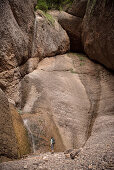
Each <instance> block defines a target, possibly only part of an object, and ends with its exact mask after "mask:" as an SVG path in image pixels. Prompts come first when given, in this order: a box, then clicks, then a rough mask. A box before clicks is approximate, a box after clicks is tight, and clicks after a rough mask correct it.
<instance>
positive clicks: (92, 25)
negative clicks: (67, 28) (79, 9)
mask: <svg viewBox="0 0 114 170" xmlns="http://www.w3.org/2000/svg"><path fill="white" fill-rule="evenodd" d="M82 29H83V31H82V41H83V45H84V50H85V52H86V54H87V55H88V56H89V57H90V58H91V59H93V60H96V61H98V62H100V63H101V64H103V65H104V66H106V67H107V68H109V69H112V70H114V48H113V47H114V32H113V30H114V1H113V0H110V1H109V0H103V1H99V0H96V1H94V0H91V1H89V2H88V5H87V10H86V14H85V17H84V20H83V28H82Z"/></svg>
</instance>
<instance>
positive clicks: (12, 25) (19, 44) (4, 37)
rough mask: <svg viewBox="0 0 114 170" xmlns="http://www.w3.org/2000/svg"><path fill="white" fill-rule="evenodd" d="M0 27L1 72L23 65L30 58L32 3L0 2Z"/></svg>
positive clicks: (32, 24) (6, 0) (32, 20)
mask: <svg viewBox="0 0 114 170" xmlns="http://www.w3.org/2000/svg"><path fill="white" fill-rule="evenodd" d="M0 25H1V27H0V72H2V71H6V70H10V69H13V68H15V67H17V66H19V65H21V64H23V63H25V61H26V60H27V59H28V58H29V57H30V56H31V54H30V50H31V41H32V36H33V26H34V4H33V2H32V1H31V0H29V1H27V2H24V1H21V0H19V1H18V0H16V1H14V0H2V1H0Z"/></svg>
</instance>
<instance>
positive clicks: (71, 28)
mask: <svg viewBox="0 0 114 170" xmlns="http://www.w3.org/2000/svg"><path fill="white" fill-rule="evenodd" d="M50 14H51V15H52V16H54V17H55V18H56V19H57V20H58V22H59V23H60V25H61V26H62V27H63V29H64V30H65V31H66V32H67V34H68V36H69V38H70V50H71V51H76V52H82V51H83V46H82V42H81V33H82V30H81V24H82V19H81V18H79V17H76V16H73V15H70V14H68V13H66V12H64V11H61V12H59V11H51V12H50Z"/></svg>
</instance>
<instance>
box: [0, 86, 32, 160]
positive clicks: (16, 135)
mask: <svg viewBox="0 0 114 170" xmlns="http://www.w3.org/2000/svg"><path fill="white" fill-rule="evenodd" d="M29 152H30V146H29V143H28V138H27V133H26V131H25V128H24V126H23V122H22V118H21V117H20V115H19V113H18V112H17V111H16V110H15V108H14V106H13V105H12V104H10V105H9V103H8V100H7V98H6V97H5V94H4V93H3V92H2V90H1V89H0V162H1V161H2V160H3V159H4V158H6V159H7V158H9V159H12V158H13V159H14V158H20V157H22V155H24V154H27V153H29Z"/></svg>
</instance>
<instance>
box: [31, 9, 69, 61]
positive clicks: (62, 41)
mask: <svg viewBox="0 0 114 170" xmlns="http://www.w3.org/2000/svg"><path fill="white" fill-rule="evenodd" d="M49 17H50V19H49ZM34 36H35V37H34V40H33V51H32V55H33V56H35V57H39V58H40V60H41V59H42V58H44V57H50V56H55V55H57V54H63V53H65V52H67V51H68V50H69V48H70V42H69V38H68V36H67V33H66V32H65V31H64V30H63V28H62V27H61V26H60V25H59V23H58V22H57V21H56V20H54V18H53V17H52V16H49V14H45V13H43V12H42V11H37V13H36V19H35V35H34Z"/></svg>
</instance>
